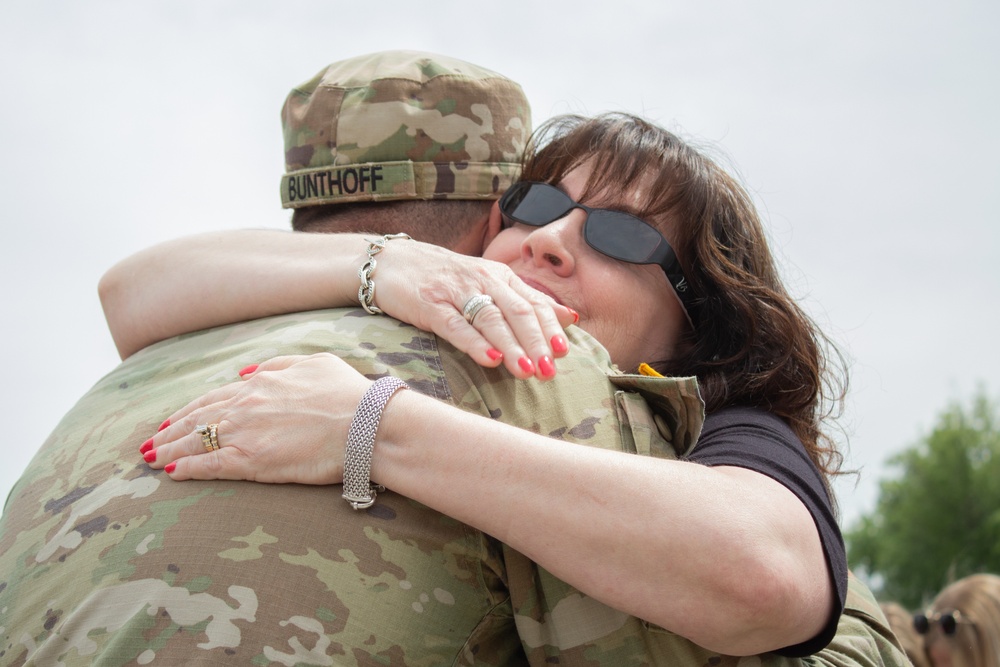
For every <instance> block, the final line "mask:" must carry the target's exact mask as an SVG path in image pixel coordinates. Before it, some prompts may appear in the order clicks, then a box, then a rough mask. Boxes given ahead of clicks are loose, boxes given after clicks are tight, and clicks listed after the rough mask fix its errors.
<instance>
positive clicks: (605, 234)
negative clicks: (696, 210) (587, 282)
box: [500, 181, 694, 326]
mask: <svg viewBox="0 0 1000 667" xmlns="http://www.w3.org/2000/svg"><path fill="white" fill-rule="evenodd" d="M576 208H578V209H581V210H583V211H584V212H585V213H586V214H587V218H586V220H585V221H584V223H583V238H584V239H586V241H587V245H589V246H590V247H591V248H593V249H594V250H596V251H597V252H599V253H601V254H602V255H606V256H608V257H610V258H612V259H617V260H619V261H621V262H628V263H629V264H658V265H659V266H660V268H662V269H663V272H664V273H665V274H667V281H668V282H669V283H670V286H671V287H673V289H674V292H675V293H676V294H677V297H678V298H679V299H680V301H681V305H682V306H683V307H684V312H685V314H686V315H687V317H688V320H689V321H690V322H691V324H692V326H693V325H694V318H693V317H692V314H693V304H694V294H693V293H692V292H691V288H690V285H689V284H688V281H687V278H685V277H684V272H683V270H682V269H681V264H680V262H679V261H677V255H676V253H674V249H673V248H671V247H670V244H669V243H667V240H666V239H665V238H663V235H662V234H660V232H658V231H657V230H656V228H654V227H653V226H652V225H650V224H649V223H648V222H646V221H645V220H642V219H640V218H637V217H635V216H634V215H630V214H628V213H623V212H622V211H613V210H611V209H606V208H591V207H590V206H586V205H584V204H581V203H580V202H578V201H574V200H573V199H571V198H570V197H569V195H567V194H566V193H565V192H563V191H562V190H560V189H559V188H557V187H555V186H554V185H549V184H548V183H538V182H535V181H520V182H518V183H515V184H514V185H512V186H511V187H510V189H509V190H507V192H505V193H504V194H503V196H502V197H501V198H500V213H501V214H502V215H503V217H504V220H505V221H506V222H507V223H508V224H510V223H513V222H519V223H521V224H524V225H530V226H532V227H544V226H545V225H547V224H549V223H551V222H555V221H556V220H558V219H560V218H562V217H563V216H565V215H566V214H568V213H569V212H570V211H572V210H573V209H576Z"/></svg>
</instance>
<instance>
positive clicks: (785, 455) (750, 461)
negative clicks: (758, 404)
mask: <svg viewBox="0 0 1000 667" xmlns="http://www.w3.org/2000/svg"><path fill="white" fill-rule="evenodd" d="M685 460H687V461H691V462H693V463H700V464H702V465H706V466H736V467H740V468H747V469H749V470H754V471H756V472H759V473H761V474H764V475H767V476H768V477H770V478H772V479H774V480H776V481H778V482H779V483H781V484H782V485H783V486H784V487H786V488H787V489H788V490H790V491H791V492H792V493H794V494H795V495H796V496H798V498H799V500H801V501H802V502H803V503H804V504H805V506H806V507H807V508H808V509H809V512H810V513H811V514H812V517H813V521H815V522H816V527H817V529H818V530H819V537H820V541H821V542H822V543H823V553H824V554H825V555H826V564H827V568H828V571H829V576H830V579H831V581H832V582H833V586H834V590H835V591H836V598H835V600H834V608H833V609H832V610H831V613H830V619H829V620H828V621H827V624H826V626H825V627H824V628H823V630H822V631H821V632H820V633H819V634H818V635H816V636H815V637H813V638H812V639H810V640H809V641H806V642H803V643H801V644H796V645H795V646H789V647H786V648H784V649H781V650H780V651H775V653H778V654H779V655H784V656H789V657H801V656H806V655H811V654H813V653H815V652H817V651H819V650H821V649H823V647H825V646H826V645H827V644H829V643H830V640H831V639H833V636H834V635H835V634H836V633H837V624H838V623H839V621H840V614H841V613H842V612H843V610H844V601H845V599H846V596H847V554H846V552H845V550H844V539H843V537H842V536H841V534H840V527H839V526H838V525H837V519H836V517H835V516H834V513H833V506H832V504H831V502H830V496H829V494H828V493H827V491H826V487H825V485H824V484H823V478H822V476H821V474H820V472H819V470H817V469H816V466H815V465H813V463H812V461H811V460H810V459H809V455H808V454H807V453H806V450H805V447H804V446H803V445H802V442H801V441H800V440H799V439H798V437H796V435H795V433H794V432H792V429H791V428H790V427H789V426H788V425H787V424H786V423H785V422H784V421H782V420H781V419H780V418H779V417H776V416H775V415H772V414H771V413H769V412H765V411H764V410H760V409H757V408H743V407H733V408H724V409H722V410H719V411H718V412H715V413H713V414H711V415H708V416H707V417H706V418H705V426H704V428H703V429H702V432H701V437H700V438H699V439H698V444H697V445H696V446H695V448H694V451H692V452H691V453H690V454H689V455H688V456H687V457H686V459H685Z"/></svg>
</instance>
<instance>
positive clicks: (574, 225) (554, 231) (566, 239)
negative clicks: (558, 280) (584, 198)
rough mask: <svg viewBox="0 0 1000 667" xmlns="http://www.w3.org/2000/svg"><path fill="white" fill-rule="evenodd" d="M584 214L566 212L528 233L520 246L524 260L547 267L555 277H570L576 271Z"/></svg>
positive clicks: (577, 211) (582, 212) (574, 211)
mask: <svg viewBox="0 0 1000 667" xmlns="http://www.w3.org/2000/svg"><path fill="white" fill-rule="evenodd" d="M585 219H586V213H585V212H584V211H581V210H579V209H575V210H573V211H570V212H569V213H567V214H566V215H565V216H563V217H562V218H559V219H558V220H556V221H555V222H550V223H549V224H547V225H545V226H543V227H536V228H535V229H533V230H531V233H530V234H528V235H527V236H526V237H525V239H524V242H523V243H522V245H521V252H522V254H523V255H524V257H525V259H527V260H529V261H530V262H532V263H533V264H535V265H536V266H547V267H549V268H551V269H552V270H553V271H555V272H556V273H557V274H559V275H562V276H566V275H570V274H571V273H572V272H573V270H574V269H575V268H576V256H577V251H578V247H577V246H578V245H579V243H580V242H581V241H582V240H583V221H584V220H585Z"/></svg>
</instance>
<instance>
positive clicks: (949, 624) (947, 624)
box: [941, 613, 958, 635]
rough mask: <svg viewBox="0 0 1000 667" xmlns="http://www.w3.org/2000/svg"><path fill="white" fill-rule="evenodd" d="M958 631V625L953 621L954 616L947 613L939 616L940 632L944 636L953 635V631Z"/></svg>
mask: <svg viewBox="0 0 1000 667" xmlns="http://www.w3.org/2000/svg"><path fill="white" fill-rule="evenodd" d="M957 629H958V623H957V622H956V621H955V615H954V614H951V613H948V614H944V615H943V616H941V631H942V632H944V633H945V634H946V635H953V634H955V630H957Z"/></svg>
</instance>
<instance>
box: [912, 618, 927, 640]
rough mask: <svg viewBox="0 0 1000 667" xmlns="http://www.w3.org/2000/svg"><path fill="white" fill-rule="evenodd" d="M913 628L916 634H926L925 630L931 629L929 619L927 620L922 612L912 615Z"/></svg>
mask: <svg viewBox="0 0 1000 667" xmlns="http://www.w3.org/2000/svg"><path fill="white" fill-rule="evenodd" d="M913 629H914V630H916V631H917V634H920V635H926V634H927V631H928V630H930V629H931V624H930V621H928V620H927V616H926V615H924V614H916V615H915V616H914V617H913Z"/></svg>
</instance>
